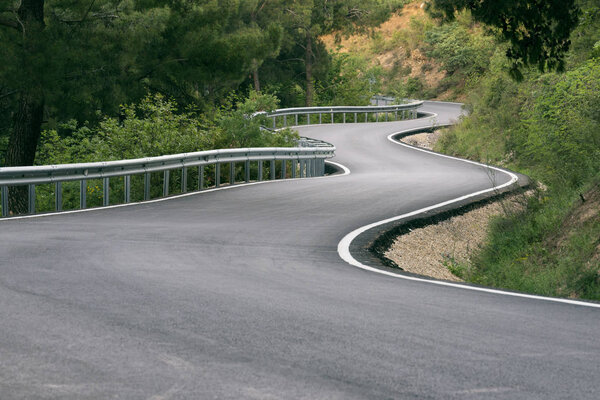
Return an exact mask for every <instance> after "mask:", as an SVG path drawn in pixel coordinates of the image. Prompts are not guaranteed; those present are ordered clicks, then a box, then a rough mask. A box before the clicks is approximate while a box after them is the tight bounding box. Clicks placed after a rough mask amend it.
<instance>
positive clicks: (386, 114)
mask: <svg viewBox="0 0 600 400" xmlns="http://www.w3.org/2000/svg"><path fill="white" fill-rule="evenodd" d="M385 122H388V112H387V111H386V112H385Z"/></svg>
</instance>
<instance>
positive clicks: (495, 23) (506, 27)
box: [429, 0, 579, 78]
mask: <svg viewBox="0 0 600 400" xmlns="http://www.w3.org/2000/svg"><path fill="white" fill-rule="evenodd" d="M429 4H430V5H432V6H433V8H431V7H430V11H432V12H434V13H435V12H440V13H441V14H442V15H443V16H444V17H445V18H447V19H453V18H454V16H455V12H456V11H460V10H465V9H466V10H470V11H471V13H472V15H473V18H474V19H475V20H477V21H479V22H482V23H484V24H486V25H488V26H489V27H491V28H493V29H496V30H497V31H498V32H499V33H500V35H501V36H502V38H503V39H504V40H506V41H507V42H508V43H509V44H510V46H509V49H508V50H507V54H506V55H507V56H508V57H509V58H510V59H512V60H513V64H512V68H511V72H512V74H513V76H514V77H516V78H521V77H522V75H521V72H520V70H521V68H522V67H524V66H526V65H536V66H537V67H538V68H539V69H540V70H541V71H545V70H548V69H549V70H558V71H562V70H564V63H565V61H564V58H565V54H566V52H567V51H568V50H569V45H570V43H571V41H570V35H571V32H572V31H573V29H575V27H576V26H577V22H578V16H579V8H578V7H577V5H576V0H502V1H497V0H431V2H430V3H429Z"/></svg>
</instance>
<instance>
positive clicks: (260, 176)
mask: <svg viewBox="0 0 600 400" xmlns="http://www.w3.org/2000/svg"><path fill="white" fill-rule="evenodd" d="M256 180H257V181H259V182H260V181H262V180H263V160H258V176H257V177H256Z"/></svg>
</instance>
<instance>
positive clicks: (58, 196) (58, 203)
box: [54, 182, 62, 211]
mask: <svg viewBox="0 0 600 400" xmlns="http://www.w3.org/2000/svg"><path fill="white" fill-rule="evenodd" d="M54 210H55V211H62V182H56V183H54Z"/></svg>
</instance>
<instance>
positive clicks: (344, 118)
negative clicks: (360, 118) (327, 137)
mask: <svg viewBox="0 0 600 400" xmlns="http://www.w3.org/2000/svg"><path fill="white" fill-rule="evenodd" d="M342 114H343V115H344V117H343V120H344V121H343V122H344V124H345V123H346V113H342Z"/></svg>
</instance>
